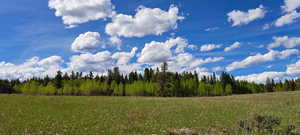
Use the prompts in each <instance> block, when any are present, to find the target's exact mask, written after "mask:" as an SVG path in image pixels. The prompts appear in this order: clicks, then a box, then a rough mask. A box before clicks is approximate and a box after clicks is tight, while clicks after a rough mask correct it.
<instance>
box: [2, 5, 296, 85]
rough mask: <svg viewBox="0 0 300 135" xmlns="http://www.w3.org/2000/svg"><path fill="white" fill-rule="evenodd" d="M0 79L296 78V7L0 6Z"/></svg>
mask: <svg viewBox="0 0 300 135" xmlns="http://www.w3.org/2000/svg"><path fill="white" fill-rule="evenodd" d="M0 17H1V25H0V78H1V79H21V80H26V79H29V78H32V77H44V76H46V75H50V76H54V75H55V73H56V71H58V70H61V71H63V72H71V71H77V72H90V71H91V72H95V73H97V74H105V73H106V71H107V70H108V69H111V68H113V67H116V66H118V67H120V70H121V71H122V73H124V74H126V73H128V72H130V71H142V70H143V68H145V67H151V68H156V67H158V66H159V65H160V64H161V63H162V62H168V64H169V70H170V71H174V72H183V71H197V72H198V74H199V76H202V75H209V74H212V73H213V72H215V73H217V74H220V73H221V72H223V71H225V72H229V73H231V74H232V75H234V76H235V77H236V78H237V79H240V80H248V81H254V82H257V83H263V82H265V80H266V79H267V78H268V77H269V78H274V79H275V80H282V79H290V78H298V77H299V76H300V57H299V54H300V51H299V49H300V31H299V29H300V0H243V1H241V0H201V1H199V0H190V1H187V0H156V1H154V0H126V1H122V0H121V1H120V0H39V1H37V0H10V1H3V2H2V3H1V5H0Z"/></svg>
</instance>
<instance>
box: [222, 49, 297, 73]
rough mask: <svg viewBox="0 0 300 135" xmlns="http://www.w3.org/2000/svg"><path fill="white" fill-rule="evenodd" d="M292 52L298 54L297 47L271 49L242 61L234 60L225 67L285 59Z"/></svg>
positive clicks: (245, 66) (244, 66) (231, 67)
mask: <svg viewBox="0 0 300 135" xmlns="http://www.w3.org/2000/svg"><path fill="white" fill-rule="evenodd" d="M294 54H299V50H297V49H288V50H284V51H281V52H279V51H274V50H271V51H270V52H268V53H266V54H260V53H258V54H256V55H254V56H249V57H247V58H246V59H244V60H242V61H236V62H233V63H231V64H230V65H228V66H227V67H226V70H227V71H233V70H236V69H241V68H247V67H250V66H253V65H256V64H259V63H264V62H268V61H274V60H276V59H285V58H287V57H289V56H291V55H294Z"/></svg>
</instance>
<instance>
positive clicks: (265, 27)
mask: <svg viewBox="0 0 300 135" xmlns="http://www.w3.org/2000/svg"><path fill="white" fill-rule="evenodd" d="M271 26H272V24H269V23H267V24H265V25H264V26H263V27H262V30H268V29H270V28H271Z"/></svg>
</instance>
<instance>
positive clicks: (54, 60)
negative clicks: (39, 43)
mask: <svg viewBox="0 0 300 135" xmlns="http://www.w3.org/2000/svg"><path fill="white" fill-rule="evenodd" d="M63 63H64V60H63V59H62V58H61V57H60V56H50V57H48V58H45V59H42V60H41V61H39V62H38V65H40V66H42V67H60V65H61V64H63Z"/></svg>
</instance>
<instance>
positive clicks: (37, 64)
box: [0, 56, 64, 81]
mask: <svg viewBox="0 0 300 135" xmlns="http://www.w3.org/2000/svg"><path fill="white" fill-rule="evenodd" d="M63 62H64V61H63V59H62V58H61V57H59V56H51V57H48V58H45V59H41V60H40V58H39V57H33V58H31V59H28V60H26V61H25V62H24V63H22V64H20V65H15V64H12V63H7V62H0V78H1V79H9V80H13V79H20V80H22V81H23V80H27V79H30V78H32V77H45V76H46V75H49V76H54V75H55V74H56V71H58V70H60V69H61V64H63Z"/></svg>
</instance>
